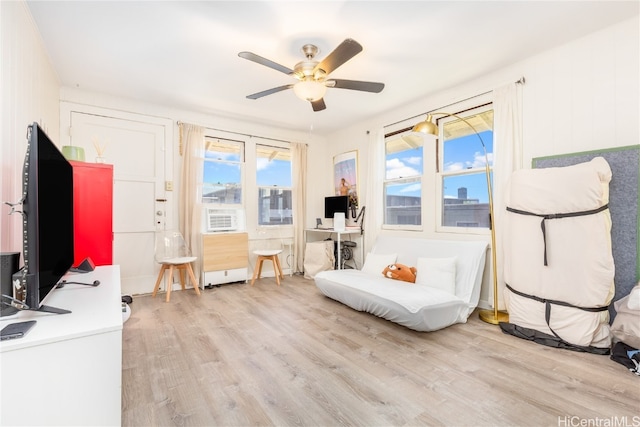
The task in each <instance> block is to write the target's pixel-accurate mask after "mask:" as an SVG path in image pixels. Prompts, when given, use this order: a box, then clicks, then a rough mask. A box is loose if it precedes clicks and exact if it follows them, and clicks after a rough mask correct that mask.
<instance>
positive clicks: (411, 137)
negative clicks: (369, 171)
mask: <svg viewBox="0 0 640 427" xmlns="http://www.w3.org/2000/svg"><path fill="white" fill-rule="evenodd" d="M436 114H437V115H442V116H451V117H455V118H457V119H459V120H461V121H463V122H464V123H466V124H467V125H468V126H469V127H470V128H471V130H473V133H475V134H476V136H477V137H478V139H479V140H480V144H482V149H483V150H484V159H485V173H486V176H487V190H488V192H489V224H490V228H491V262H492V268H493V310H480V313H479V316H480V319H481V320H483V321H485V322H487V323H491V324H494V325H497V324H498V323H500V322H508V321H509V314H508V313H506V312H504V311H498V269H497V265H498V263H497V254H496V227H495V221H494V215H493V190H492V187H491V175H490V170H489V157H488V156H487V147H486V146H485V145H484V141H483V140H482V137H481V136H480V134H479V133H478V131H477V130H476V128H474V127H473V125H472V124H471V123H469V122H468V121H467V120H466V119H464V118H462V117H460V116H458V115H457V114H453V113H443V112H435V113H430V114H427V118H426V119H425V120H424V121H423V122H420V123H418V124H417V125H415V126H414V127H413V129H412V130H411V133H409V134H407V135H404V136H402V139H403V140H404V141H406V142H407V143H408V144H410V145H412V146H415V144H416V143H418V142H419V141H420V140H422V139H424V136H425V135H427V136H429V137H432V138H437V137H438V126H437V125H436V124H435V123H433V115H436Z"/></svg>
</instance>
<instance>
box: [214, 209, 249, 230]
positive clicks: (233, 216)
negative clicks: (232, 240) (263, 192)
mask: <svg viewBox="0 0 640 427" xmlns="http://www.w3.org/2000/svg"><path fill="white" fill-rule="evenodd" d="M244 228H245V227H244V213H243V211H242V209H214V208H207V215H206V225H205V229H206V231H207V232H216V231H238V230H244Z"/></svg>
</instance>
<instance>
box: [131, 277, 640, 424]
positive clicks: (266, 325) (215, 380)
mask: <svg viewBox="0 0 640 427" xmlns="http://www.w3.org/2000/svg"><path fill="white" fill-rule="evenodd" d="M131 308H132V314H131V317H130V319H129V320H128V321H127V322H126V323H125V325H124V331H123V372H122V424H123V425H124V426H156V425H157V426H172V425H176V426H248V425H259V426H262V425H264V426H269V425H275V426H290V425H296V426H336V425H349V426H381V425H385V426H387V425H388V426H391V425H393V426H414V425H415V426H427V425H428V426H431V425H451V426H479V425H486V426H542V425H544V426H560V427H574V426H596V425H598V426H608V425H611V426H614V425H619V426H621V427H631V426H640V378H638V377H636V376H635V375H632V374H631V373H629V371H627V370H626V369H625V368H624V367H623V366H622V365H620V364H618V363H615V362H613V361H612V360H610V359H609V357H608V356H598V355H592V354H585V353H577V352H572V351H568V350H559V349H553V348H549V347H544V346H541V345H538V344H534V343H531V342H528V341H525V340H521V339H518V338H515V337H512V336H510V335H505V334H503V333H502V332H501V330H500V328H499V327H498V326H493V325H489V324H486V323H484V322H482V321H480V320H479V319H478V317H477V315H476V314H475V313H474V314H473V315H472V316H471V318H470V319H469V322H468V323H466V324H459V325H454V326H451V327H449V328H446V329H444V330H441V331H437V332H429V333H424V332H415V331H412V330H409V329H406V328H404V327H402V326H398V325H396V324H394V323H391V322H389V321H386V320H383V319H379V318H377V317H375V316H372V315H369V314H367V313H361V312H357V311H355V310H352V309H350V308H348V307H346V306H344V305H342V304H340V303H338V302H335V301H333V300H331V299H328V298H326V297H325V296H323V295H322V294H321V293H320V292H319V291H318V290H317V289H316V287H315V285H314V284H313V281H311V280H305V279H304V278H302V277H301V276H295V277H293V278H291V277H288V276H287V277H286V278H285V280H284V281H283V284H282V286H280V287H278V286H276V283H275V279H274V278H263V279H260V280H258V281H256V284H255V285H254V286H253V287H251V286H249V285H247V284H232V285H224V286H222V287H220V288H215V289H210V290H205V291H204V293H203V295H202V296H201V297H198V296H196V295H195V293H194V292H193V291H192V290H189V291H183V292H175V293H174V294H172V296H171V302H170V303H165V302H164V295H158V296H156V297H155V298H152V297H150V296H140V297H135V298H134V302H133V304H132V305H131ZM598 422H599V423H600V424H596V423H598ZM587 423H590V424H587ZM607 423H610V424H607ZM614 423H616V424H614Z"/></svg>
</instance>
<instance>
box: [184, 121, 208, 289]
mask: <svg viewBox="0 0 640 427" xmlns="http://www.w3.org/2000/svg"><path fill="white" fill-rule="evenodd" d="M179 128H180V154H181V155H182V175H181V180H180V182H181V185H180V199H179V211H178V223H179V229H180V232H181V233H182V235H183V236H184V240H185V243H186V244H187V247H188V248H190V249H191V253H192V254H193V256H197V257H198V261H197V262H196V263H195V269H194V273H195V275H196V278H198V279H199V277H200V272H201V271H202V256H201V255H202V253H201V252H202V250H201V247H202V244H201V241H200V239H201V226H200V216H201V212H202V204H201V197H200V188H201V184H202V174H203V169H204V128H202V127H200V126H196V125H192V124H188V123H180V125H179Z"/></svg>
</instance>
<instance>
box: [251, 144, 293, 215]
mask: <svg viewBox="0 0 640 427" xmlns="http://www.w3.org/2000/svg"><path fill="white" fill-rule="evenodd" d="M291 183H292V178H291V150H289V149H288V148H282V147H273V146H269V145H261V144H257V145H256V184H257V186H258V225H263V226H264V225H283V224H286V225H289V224H293V204H292V190H291V188H292V184H291Z"/></svg>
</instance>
